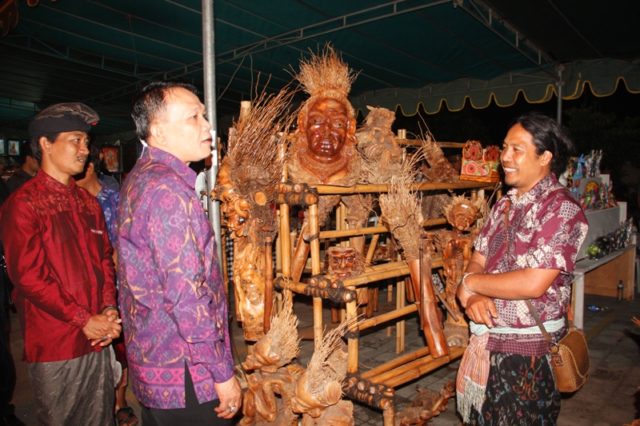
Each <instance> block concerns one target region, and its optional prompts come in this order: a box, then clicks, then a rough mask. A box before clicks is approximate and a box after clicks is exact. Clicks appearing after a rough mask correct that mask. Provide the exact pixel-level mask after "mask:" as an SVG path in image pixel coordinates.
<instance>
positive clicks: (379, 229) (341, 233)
mask: <svg viewBox="0 0 640 426" xmlns="http://www.w3.org/2000/svg"><path fill="white" fill-rule="evenodd" d="M446 223H447V219H445V218H444V217H439V218H435V219H426V220H424V221H423V222H422V226H423V227H424V228H429V227H432V226H438V225H445V224H446ZM387 232H389V228H387V227H386V226H382V225H379V226H370V227H366V228H354V229H340V230H334V231H321V232H320V239H323V240H325V239H333V238H344V237H358V236H363V235H369V234H386V233H387Z"/></svg>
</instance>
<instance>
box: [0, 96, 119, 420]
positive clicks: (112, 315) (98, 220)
mask: <svg viewBox="0 0 640 426" xmlns="http://www.w3.org/2000/svg"><path fill="white" fill-rule="evenodd" d="M98 119H99V117H98V115H97V113H96V112H95V111H94V110H93V109H91V108H89V107H88V106H87V105H84V104H82V103H77V102H72V103H62V104H55V105H51V106H49V107H48V108H45V109H43V110H42V111H40V112H39V113H38V114H37V115H36V116H35V117H34V119H33V120H32V121H31V122H30V124H29V135H30V137H31V148H32V151H33V153H34V155H35V157H36V158H37V159H38V160H39V161H40V166H41V168H40V171H39V172H38V174H37V175H36V176H35V177H34V178H33V179H30V180H29V181H28V182H26V183H25V184H24V185H22V186H21V187H20V188H18V189H17V190H16V191H15V192H14V193H13V194H11V196H10V197H9V199H8V200H6V201H5V203H4V204H3V206H2V209H1V210H0V240H1V241H2V243H3V245H4V250H5V256H6V262H7V271H8V273H9V277H10V278H11V281H12V282H13V283H14V286H15V287H14V301H15V305H16V308H17V310H18V316H19V319H20V322H21V326H22V333H23V338H24V358H25V360H26V362H27V371H28V374H29V377H30V379H31V385H32V389H33V390H34V392H35V395H34V396H35V404H36V408H37V416H38V424H41V425H83V424H90V425H105V426H107V425H108V426H112V425H113V400H114V392H113V389H114V385H115V383H114V373H113V370H112V364H111V358H112V357H111V356H110V351H106V350H102V349H103V348H104V347H105V346H107V345H109V344H111V342H112V340H113V339H115V338H117V337H118V336H119V335H120V331H121V326H120V320H119V315H118V311H117V309H116V306H115V304H116V297H115V296H116V294H115V292H116V289H115V282H114V280H115V276H114V268H113V259H112V253H113V251H112V248H111V244H110V243H109V237H108V234H107V228H106V224H105V221H104V216H103V214H102V211H101V209H100V205H99V204H98V202H97V200H96V199H95V197H93V196H92V195H91V194H89V193H88V192H87V191H85V190H84V189H82V188H79V187H78V186H77V185H76V184H75V181H74V180H73V178H72V176H74V175H76V174H78V173H79V172H81V171H82V169H83V168H84V164H85V161H86V158H87V155H88V154H89V150H88V144H89V136H88V132H89V130H90V129H91V128H92V127H93V125H95V124H96V123H97V122H98Z"/></svg>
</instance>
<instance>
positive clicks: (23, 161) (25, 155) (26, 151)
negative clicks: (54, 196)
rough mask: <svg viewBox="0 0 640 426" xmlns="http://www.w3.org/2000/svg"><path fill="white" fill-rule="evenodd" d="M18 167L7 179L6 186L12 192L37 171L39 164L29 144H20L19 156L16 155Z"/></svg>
mask: <svg viewBox="0 0 640 426" xmlns="http://www.w3.org/2000/svg"><path fill="white" fill-rule="evenodd" d="M18 161H19V163H20V168H19V169H18V170H16V172H15V173H14V174H13V175H12V176H11V177H10V178H9V179H7V187H8V188H9V193H12V192H14V191H15V190H16V189H18V188H20V187H21V186H22V185H23V184H24V183H25V182H26V181H28V180H29V179H31V178H32V177H34V176H35V175H36V173H38V169H39V168H40V164H39V163H38V160H37V159H36V158H35V157H34V155H33V153H32V152H31V146H30V144H22V146H21V147H20V156H19V157H18Z"/></svg>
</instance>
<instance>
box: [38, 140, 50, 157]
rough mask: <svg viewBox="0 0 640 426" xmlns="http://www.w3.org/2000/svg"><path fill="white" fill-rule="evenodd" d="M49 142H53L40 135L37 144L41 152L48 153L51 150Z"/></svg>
mask: <svg viewBox="0 0 640 426" xmlns="http://www.w3.org/2000/svg"><path fill="white" fill-rule="evenodd" d="M51 144H53V142H51V141H50V140H49V139H47V138H46V137H45V136H40V139H38V145H39V146H40V151H41V152H42V153H43V154H44V153H48V152H49V151H50V150H51Z"/></svg>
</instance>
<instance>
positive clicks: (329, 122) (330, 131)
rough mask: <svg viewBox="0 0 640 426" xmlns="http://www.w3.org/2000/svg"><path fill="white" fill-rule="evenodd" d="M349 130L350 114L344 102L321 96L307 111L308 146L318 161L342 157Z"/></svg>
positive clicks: (330, 160)
mask: <svg viewBox="0 0 640 426" xmlns="http://www.w3.org/2000/svg"><path fill="white" fill-rule="evenodd" d="M349 130H350V129H349V115H348V111H347V107H346V106H345V105H344V103H342V102H339V101H337V100H335V99H332V98H320V99H318V100H317V101H315V102H314V103H313V104H312V105H311V107H310V108H309V109H308V111H307V122H306V129H305V135H306V137H307V146H308V149H309V152H310V153H311V154H312V155H313V156H314V157H315V159H316V160H317V161H322V162H326V163H331V162H333V161H335V160H336V159H337V158H338V157H340V155H341V151H342V148H343V147H344V145H345V142H346V140H347V134H348V132H349Z"/></svg>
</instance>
